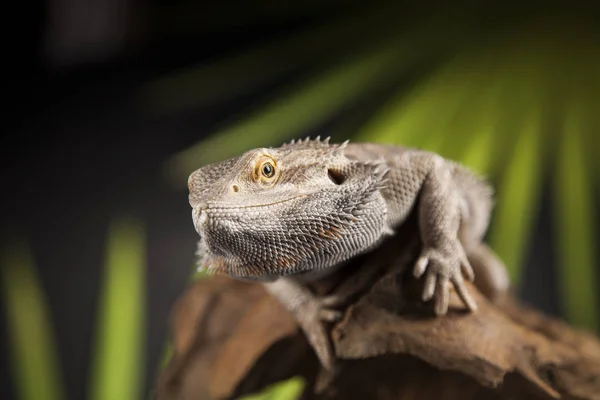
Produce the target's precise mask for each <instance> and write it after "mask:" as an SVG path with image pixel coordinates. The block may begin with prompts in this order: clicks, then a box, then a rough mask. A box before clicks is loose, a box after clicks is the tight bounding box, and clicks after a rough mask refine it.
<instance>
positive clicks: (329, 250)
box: [188, 137, 509, 370]
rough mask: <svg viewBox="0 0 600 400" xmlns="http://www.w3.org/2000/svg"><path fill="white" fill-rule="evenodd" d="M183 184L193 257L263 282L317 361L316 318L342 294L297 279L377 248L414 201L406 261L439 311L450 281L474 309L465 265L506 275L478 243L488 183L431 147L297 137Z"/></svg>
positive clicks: (323, 317)
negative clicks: (415, 253) (193, 234)
mask: <svg viewBox="0 0 600 400" xmlns="http://www.w3.org/2000/svg"><path fill="white" fill-rule="evenodd" d="M188 188H189V203H190V205H191V207H192V219H193V224H194V227H195V230H196V231H197V233H198V234H199V236H200V240H199V242H198V250H197V254H198V256H199V258H198V259H199V261H198V262H199V268H200V269H206V270H208V271H209V272H210V273H219V274H226V275H228V276H230V277H232V278H234V279H242V280H253V281H258V282H261V283H262V284H263V285H264V287H265V288H266V290H267V291H268V292H269V293H270V294H271V295H273V296H274V297H276V298H277V299H278V300H279V301H280V302H281V303H282V304H283V305H284V307H285V308H286V309H287V310H288V311H289V312H290V313H291V314H292V315H293V316H294V318H295V319H296V321H297V322H298V324H299V326H300V328H301V329H302V330H303V331H304V333H305V335H306V337H307V339H308V341H309V343H310V344H311V346H312V348H313V349H314V350H315V353H316V355H317V357H318V359H319V360H320V362H321V364H322V365H323V367H324V368H325V370H333V369H334V365H335V357H334V355H333V351H332V349H331V345H330V343H329V339H328V336H327V333H326V330H325V328H324V326H325V324H326V323H327V322H334V321H336V320H338V319H339V318H340V317H341V313H340V311H338V310H336V306H338V305H339V304H340V303H341V302H343V299H342V301H340V298H339V297H336V296H330V297H328V296H325V297H318V296H316V295H315V294H313V293H312V292H311V291H310V290H309V289H308V288H307V286H306V283H308V282H313V281H316V280H319V279H322V278H323V277H326V276H328V275H331V274H332V273H334V272H337V271H338V270H340V269H342V268H343V266H344V265H345V264H346V263H347V262H348V260H351V259H353V258H354V257H356V256H358V255H362V254H368V253H369V252H372V251H373V250H374V249H377V247H378V246H379V245H380V244H381V243H382V241H383V240H385V238H387V237H390V236H393V235H394V229H395V228H397V227H399V226H401V225H402V223H403V222H404V221H406V219H407V218H408V216H409V215H410V214H411V213H412V212H415V213H418V215H417V218H418V219H417V220H418V229H419V235H420V239H421V242H422V249H421V253H420V256H419V257H418V259H417V261H416V262H415V263H414V268H413V270H412V272H413V275H414V277H415V278H423V279H424V285H423V293H422V299H423V300H424V301H430V300H431V301H432V302H433V306H434V312H435V314H436V315H440V316H441V315H444V314H446V313H447V311H448V302H449V290H450V286H453V287H454V289H455V291H456V293H457V294H458V296H459V297H460V298H461V300H462V302H463V303H464V305H465V306H466V308H467V309H468V310H469V311H471V312H474V311H476V310H477V304H476V302H475V301H474V300H473V298H472V296H471V295H470V293H469V291H468V289H467V288H466V285H465V279H467V280H470V281H473V280H474V278H475V274H474V268H473V267H476V268H475V270H477V272H478V274H483V275H486V276H487V278H488V279H487V281H488V283H489V284H490V285H491V286H492V289H493V290H494V291H495V292H497V293H501V292H504V291H506V290H507V288H508V285H509V281H508V275H507V273H506V270H505V268H504V265H503V264H502V262H501V261H500V259H499V258H498V257H497V256H496V255H495V254H494V252H493V251H492V250H491V249H490V248H489V247H488V246H487V245H486V244H485V243H484V242H483V237H484V234H485V233H486V231H487V228H488V225H489V220H490V214H491V210H492V207H493V191H492V188H491V185H489V184H488V183H487V181H485V180H484V179H483V178H480V177H479V176H477V175H476V174H474V173H473V172H471V171H470V170H468V169H467V168H466V167H464V166H462V165H460V164H458V163H456V162H454V161H451V160H448V159H445V158H443V157H441V156H440V155H438V154H436V153H433V152H428V151H425V150H420V149H414V148H404V147H398V146H394V145H386V144H374V143H350V142H349V141H346V142H343V143H338V144H333V143H330V139H329V138H327V139H324V140H321V139H320V138H319V137H317V138H315V139H310V138H306V139H305V140H297V141H295V140H293V141H291V142H288V143H285V144H283V145H282V146H280V147H277V148H272V147H269V148H257V149H253V150H249V151H247V152H245V153H244V154H243V155H241V156H239V157H235V158H231V159H229V160H225V161H222V162H218V163H214V164H210V165H206V166H203V167H201V168H199V169H197V170H196V171H194V172H193V173H191V174H190V176H189V179H188ZM472 264H473V265H472Z"/></svg>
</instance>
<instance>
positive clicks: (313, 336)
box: [298, 297, 343, 372]
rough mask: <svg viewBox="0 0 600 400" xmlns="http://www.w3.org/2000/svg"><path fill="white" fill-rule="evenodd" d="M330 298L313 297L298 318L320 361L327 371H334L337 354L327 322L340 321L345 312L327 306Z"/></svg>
mask: <svg viewBox="0 0 600 400" xmlns="http://www.w3.org/2000/svg"><path fill="white" fill-rule="evenodd" d="M328 299H329V298H328V297H324V298H314V299H312V300H311V301H310V302H308V303H307V304H306V305H305V306H304V307H303V308H302V312H301V313H300V314H299V315H298V318H299V323H300V326H301V327H302V330H303V331H304V334H305V335H306V337H307V339H308V341H309V342H310V344H311V345H312V347H313V348H314V350H315V352H316V353H317V357H318V358H319V361H320V362H321V364H322V365H323V367H324V368H325V369H326V370H327V371H329V372H333V371H334V369H335V356H334V354H333V350H332V348H331V343H330V341H329V334H328V332H327V330H326V329H325V323H326V322H335V321H338V320H339V319H340V318H341V317H342V315H343V314H342V312H341V311H338V310H334V309H331V308H330V307H329V306H327V305H326V303H327V300H328ZM329 301H331V299H329Z"/></svg>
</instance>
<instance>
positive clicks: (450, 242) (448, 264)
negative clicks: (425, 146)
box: [413, 157, 477, 315]
mask: <svg viewBox="0 0 600 400" xmlns="http://www.w3.org/2000/svg"><path fill="white" fill-rule="evenodd" d="M431 162H432V163H431V168H430V169H429V171H428V174H427V176H426V177H425V180H424V182H423V186H422V189H421V193H420V200H419V204H418V207H419V208H418V213H419V229H420V234H421V239H422V242H423V249H422V252H421V256H420V257H419V259H418V260H417V262H416V264H415V267H414V270H413V272H414V275H415V276H416V277H421V276H422V275H425V286H424V290H423V300H430V299H432V298H433V299H434V302H435V306H434V310H435V313H436V314H438V315H443V314H446V312H447V311H448V301H449V289H450V287H449V286H450V284H452V285H453V286H454V288H455V289H456V292H457V293H458V295H459V296H460V298H461V299H462V301H463V302H464V304H465V305H466V306H467V307H468V308H469V309H470V310H471V311H475V310H477V304H476V303H475V301H474V300H473V298H472V297H471V296H470V294H469V292H468V290H467V288H466V286H465V283H464V280H463V274H464V275H465V276H466V277H467V279H469V280H471V281H472V280H473V279H474V276H473V269H472V268H471V265H470V264H469V261H468V259H467V255H466V253H465V250H464V248H463V245H462V244H461V242H460V239H459V237H458V231H459V227H460V222H461V210H462V209H463V208H464V199H463V198H462V197H461V196H462V195H461V192H460V191H459V189H458V187H457V185H456V182H455V181H454V179H453V174H452V168H451V166H450V165H449V164H448V163H446V162H445V160H443V159H442V158H441V157H434V158H433V159H431Z"/></svg>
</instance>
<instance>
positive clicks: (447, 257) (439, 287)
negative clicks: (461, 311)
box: [413, 241, 477, 315]
mask: <svg viewBox="0 0 600 400" xmlns="http://www.w3.org/2000/svg"><path fill="white" fill-rule="evenodd" d="M413 273H414V276H415V277H417V278H418V277H421V276H423V275H425V287H424V289H423V300H424V301H428V300H431V299H433V300H434V311H435V313H436V314H437V315H444V314H446V312H447V311H448V302H449V291H450V283H452V285H453V286H454V288H455V289H456V292H457V294H458V296H459V297H460V298H461V300H462V301H463V303H464V304H465V305H466V306H467V308H468V309H469V310H470V311H476V310H477V304H476V303H475V300H473V298H472V297H471V295H470V294H469V291H468V290H467V288H466V286H465V282H464V279H463V274H464V275H465V277H466V278H467V279H468V280H469V281H471V282H472V281H473V279H474V274H473V269H472V268H471V265H470V264H469V261H468V259H467V256H466V254H465V252H464V250H463V247H462V245H461V244H460V242H458V241H457V242H455V243H454V244H452V245H449V246H447V248H444V249H443V250H441V249H439V248H433V247H428V248H425V249H424V250H423V251H422V253H421V256H420V257H419V259H418V260H417V262H416V264H415V267H414V270H413Z"/></svg>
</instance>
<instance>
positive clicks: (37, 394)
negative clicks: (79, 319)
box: [0, 242, 65, 400]
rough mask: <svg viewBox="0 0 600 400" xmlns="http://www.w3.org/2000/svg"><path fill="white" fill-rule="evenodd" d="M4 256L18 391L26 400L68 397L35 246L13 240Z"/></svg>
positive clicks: (8, 310) (12, 353)
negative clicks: (33, 254)
mask: <svg viewBox="0 0 600 400" xmlns="http://www.w3.org/2000/svg"><path fill="white" fill-rule="evenodd" d="M0 256H1V257H2V258H1V262H0V267H1V269H2V293H3V294H4V301H3V302H4V304H5V305H6V311H5V312H6V316H7V318H8V321H7V322H8V323H7V327H8V333H9V340H10V344H9V346H8V348H9V349H10V360H11V364H12V367H13V368H12V374H13V377H14V378H15V379H14V382H15V383H16V385H15V391H16V394H17V396H19V398H20V399H22V400H61V399H64V398H65V397H64V390H63V386H62V373H61V367H60V362H59V358H58V354H57V349H56V342H55V340H54V334H53V333H54V329H53V327H52V323H51V320H50V315H49V310H48V302H47V301H46V299H45V296H44V293H43V290H42V287H41V284H40V281H39V279H38V276H37V274H36V271H35V266H34V261H33V256H32V253H31V250H30V249H29V248H28V247H27V245H26V244H25V243H23V242H18V243H12V244H11V245H9V246H6V248H4V249H3V251H2V253H1V254H0Z"/></svg>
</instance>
